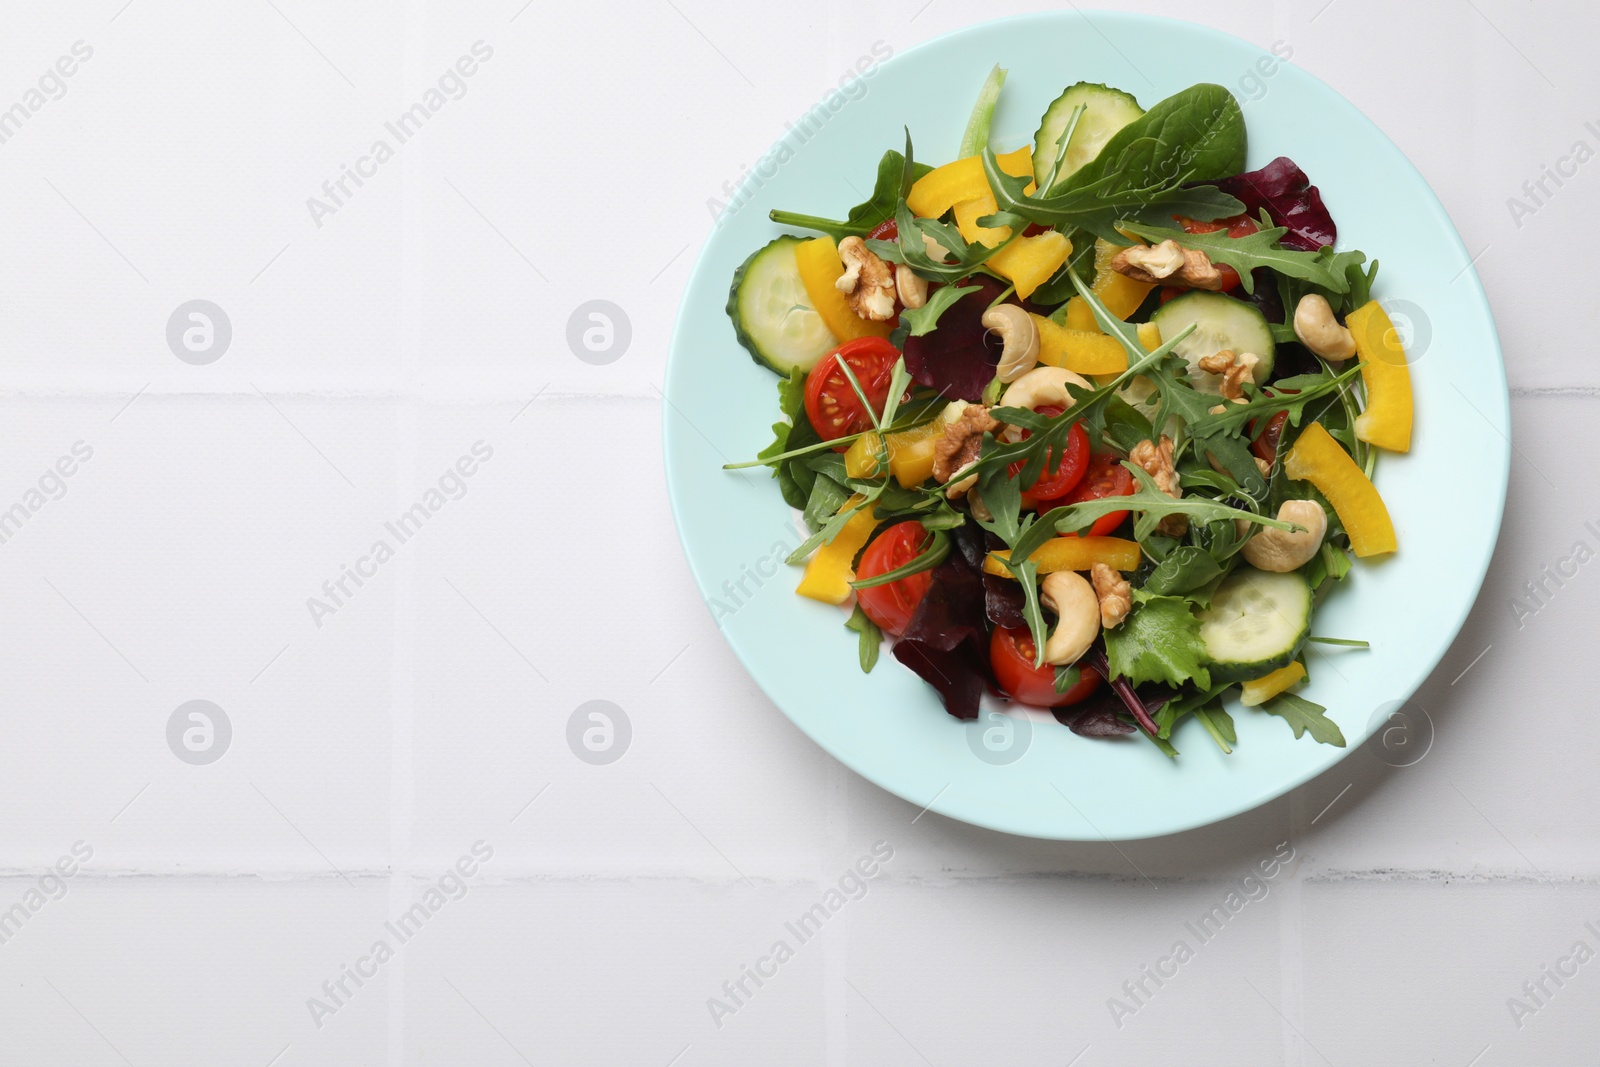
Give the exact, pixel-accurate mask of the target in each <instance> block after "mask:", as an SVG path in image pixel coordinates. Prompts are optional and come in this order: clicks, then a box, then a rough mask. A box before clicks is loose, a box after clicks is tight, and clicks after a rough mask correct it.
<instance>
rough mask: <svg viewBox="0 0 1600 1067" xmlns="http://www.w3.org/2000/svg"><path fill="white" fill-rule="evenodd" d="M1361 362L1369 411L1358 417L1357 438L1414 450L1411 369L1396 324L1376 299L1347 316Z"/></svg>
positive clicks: (1393, 447)
mask: <svg viewBox="0 0 1600 1067" xmlns="http://www.w3.org/2000/svg"><path fill="white" fill-rule="evenodd" d="M1344 322H1345V326H1347V327H1348V328H1349V330H1350V336H1351V337H1353V338H1355V342H1356V356H1357V357H1358V358H1359V359H1360V360H1361V381H1362V383H1363V384H1365V385H1366V387H1367V409H1366V410H1365V411H1363V412H1362V413H1361V414H1360V415H1357V416H1356V436H1357V437H1359V438H1361V440H1363V441H1365V442H1367V443H1368V444H1370V445H1377V446H1378V447H1379V448H1386V449H1388V450H1389V451H1390V452H1409V451H1410V450H1411V369H1410V368H1409V367H1407V366H1406V352H1405V348H1404V347H1403V346H1402V345H1401V344H1400V335H1399V334H1398V333H1396V332H1395V328H1394V324H1393V323H1391V322H1390V321H1389V316H1388V315H1387V314H1386V313H1385V312H1384V310H1383V308H1382V306H1381V305H1379V303H1378V302H1377V301H1376V300H1370V301H1368V302H1367V303H1366V304H1364V305H1362V306H1361V307H1359V308H1357V309H1356V310H1354V311H1352V312H1350V314H1348V315H1346V316H1345V319H1344Z"/></svg>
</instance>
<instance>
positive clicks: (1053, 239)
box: [987, 230, 1072, 300]
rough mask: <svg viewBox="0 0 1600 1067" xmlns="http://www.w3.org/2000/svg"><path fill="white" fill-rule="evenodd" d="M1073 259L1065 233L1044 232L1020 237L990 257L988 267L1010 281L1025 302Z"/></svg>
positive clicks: (1070, 245) (1070, 246)
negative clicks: (1069, 259)
mask: <svg viewBox="0 0 1600 1067" xmlns="http://www.w3.org/2000/svg"><path fill="white" fill-rule="evenodd" d="M1070 255H1072V242H1071V241H1070V240H1069V239H1068V238H1067V235H1066V234H1064V233H1058V232H1056V231H1055V230H1046V231H1045V232H1044V233H1039V234H1034V235H1033V236H1032V237H1019V238H1017V239H1016V240H1015V241H1012V242H1011V243H1010V244H1008V245H1006V246H1005V247H1004V248H1002V249H1001V250H1000V251H998V252H996V253H995V254H994V255H992V256H990V257H989V260H988V264H987V265H988V266H990V267H992V268H994V271H995V273H997V274H999V275H1001V276H1002V277H1005V278H1008V279H1010V280H1011V284H1013V285H1015V286H1016V287H1017V295H1018V296H1020V297H1022V299H1024V300H1026V299H1028V297H1030V296H1032V295H1033V291H1034V290H1035V289H1037V288H1039V286H1041V285H1043V284H1044V283H1045V282H1047V281H1049V280H1050V279H1051V277H1052V276H1054V275H1055V273H1056V271H1058V270H1060V269H1061V265H1062V264H1063V263H1065V262H1066V261H1067V257H1068V256H1070Z"/></svg>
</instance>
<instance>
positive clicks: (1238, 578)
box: [1200, 565, 1311, 684]
mask: <svg viewBox="0 0 1600 1067" xmlns="http://www.w3.org/2000/svg"><path fill="white" fill-rule="evenodd" d="M1310 634H1311V586H1310V585H1309V584H1307V582H1306V579H1305V576H1304V575H1302V574H1301V573H1300V572H1299V571H1291V572H1289V573H1288V574H1274V573H1272V572H1270V571H1258V570H1256V569H1255V568H1254V567H1249V566H1244V565H1241V566H1240V567H1239V568H1238V569H1237V570H1235V571H1234V572H1233V573H1232V574H1230V575H1228V576H1227V577H1226V578H1224V579H1223V580H1222V584H1221V585H1219V586H1217V591H1216V592H1215V593H1213V594H1212V596H1211V606H1210V607H1209V608H1207V609H1206V610H1205V611H1202V612H1201V613H1200V641H1201V643H1202V644H1204V645H1205V648H1206V655H1207V656H1209V657H1210V658H1211V668H1210V669H1211V681H1212V684H1218V683H1221V682H1242V681H1247V680H1248V679H1251V678H1260V677H1262V676H1263V675H1267V674H1271V673H1272V672H1273V671H1275V670H1277V669H1278V668H1279V667H1287V666H1288V665H1289V664H1290V662H1292V661H1293V660H1294V658H1295V656H1297V655H1299V653H1300V649H1301V647H1302V646H1303V645H1304V644H1305V641H1306V638H1307V637H1309V636H1310Z"/></svg>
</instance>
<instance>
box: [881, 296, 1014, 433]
mask: <svg viewBox="0 0 1600 1067" xmlns="http://www.w3.org/2000/svg"><path fill="white" fill-rule="evenodd" d="M962 284H963V285H976V286H977V287H978V288H977V290H976V291H975V292H971V293H968V294H967V295H966V296H964V297H962V298H961V299H960V300H957V301H956V302H955V303H954V304H951V305H950V306H949V307H948V308H946V309H945V312H944V314H943V315H940V316H939V324H938V326H936V327H935V328H934V330H933V332H932V333H926V334H923V335H922V336H921V337H907V338H906V342H905V357H906V370H907V371H909V372H910V374H911V377H912V378H913V379H914V380H916V381H917V382H919V383H920V384H922V385H926V386H927V387H928V388H930V389H937V390H938V391H939V392H940V393H941V394H943V395H944V396H946V397H949V398H950V399H952V400H967V401H971V402H972V403H977V402H978V401H979V400H982V399H983V387H984V386H986V385H988V384H989V382H990V380H991V379H992V378H994V368H995V365H996V364H998V363H999V362H1000V349H999V347H998V346H997V345H995V344H993V343H992V342H990V341H989V340H988V333H989V331H988V330H987V329H985V328H984V325H983V323H982V322H981V321H979V320H981V319H982V318H983V313H984V312H985V311H987V310H988V308H989V305H990V304H992V303H994V301H995V298H996V297H998V296H999V295H1000V294H1001V293H1002V292H1003V291H1004V290H1003V289H1002V288H1001V285H1000V283H999V282H997V281H995V280H994V279H993V278H991V277H989V276H988V275H983V276H981V277H973V278H969V279H967V280H966V281H965V282H963V283H962Z"/></svg>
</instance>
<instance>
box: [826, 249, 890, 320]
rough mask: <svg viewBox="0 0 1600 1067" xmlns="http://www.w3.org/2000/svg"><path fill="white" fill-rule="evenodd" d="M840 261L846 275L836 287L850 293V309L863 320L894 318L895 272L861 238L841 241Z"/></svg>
mask: <svg viewBox="0 0 1600 1067" xmlns="http://www.w3.org/2000/svg"><path fill="white" fill-rule="evenodd" d="M839 259H840V260H842V261H843V263H844V273H843V274H841V275H839V279H838V281H836V282H834V283H833V284H834V287H835V288H836V289H838V290H839V291H840V292H841V293H849V294H850V309H851V310H852V311H854V312H855V313H856V314H857V315H859V316H860V317H861V318H863V319H870V320H871V321H873V322H888V321H889V320H890V319H892V318H894V271H892V270H891V269H890V268H889V264H888V263H886V262H884V261H883V260H881V259H879V258H878V257H877V256H875V255H873V253H872V251H871V250H870V249H869V248H867V243H866V242H865V241H863V240H862V239H861V238H859V237H846V238H845V239H844V240H842V241H840V242H839Z"/></svg>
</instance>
